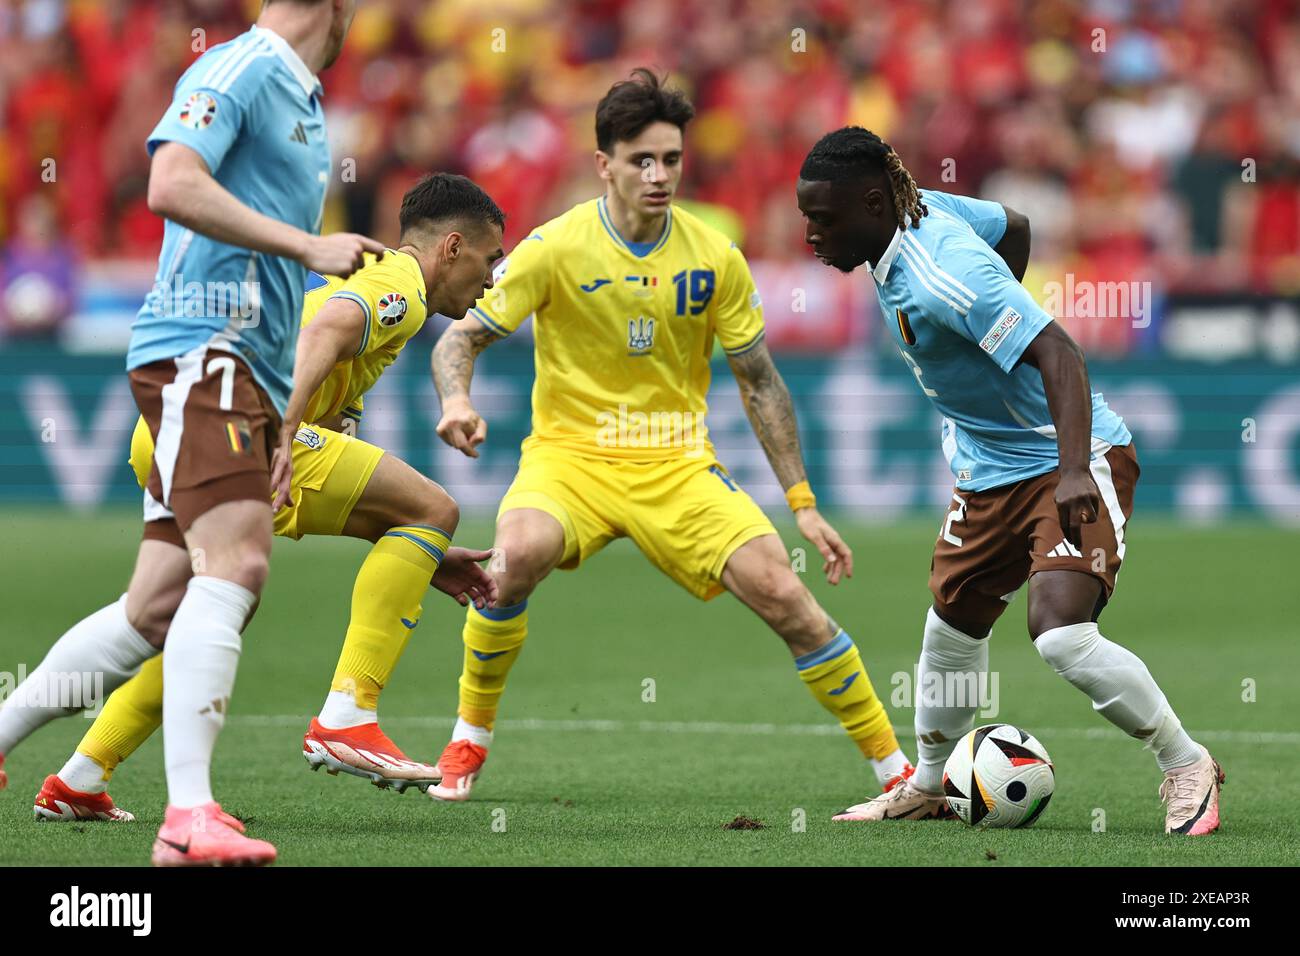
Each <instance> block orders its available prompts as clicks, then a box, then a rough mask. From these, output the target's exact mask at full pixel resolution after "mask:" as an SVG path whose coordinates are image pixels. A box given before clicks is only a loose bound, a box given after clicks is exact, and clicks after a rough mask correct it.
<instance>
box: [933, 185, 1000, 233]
mask: <svg viewBox="0 0 1300 956" xmlns="http://www.w3.org/2000/svg"><path fill="white" fill-rule="evenodd" d="M921 201H922V202H924V203H925V205H926V207H927V208H929V209H932V210H933V209H942V210H943V211H944V212H946V213H948V214H950V215H953V216H956V217H957V218H958V219H960V220H962V221H963V222H965V223H966V224H967V225H969V226H970V227H971V228H972V229H974V230H975V235H977V236H979V237H980V238H981V239H983V240H984V241H985V242H987V243H988V244H989V245H990V246H996V245H997V244H998V243H999V242H1001V241H1002V237H1003V236H1004V235H1006V232H1007V211H1006V210H1005V209H1003V208H1002V204H1001V203H996V202H991V201H990V200H987V199H972V198H971V197H970V196H957V195H954V194H953V193H941V192H938V191H936V190H933V189H922V190H921Z"/></svg>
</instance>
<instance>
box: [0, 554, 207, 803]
mask: <svg viewBox="0 0 1300 956" xmlns="http://www.w3.org/2000/svg"><path fill="white" fill-rule="evenodd" d="M190 575H191V567H190V557H189V555H188V554H187V553H186V552H185V550H184V549H182V548H177V547H175V546H174V545H170V544H167V543H164V542H162V541H155V540H148V539H146V540H145V541H143V542H141V545H140V552H139V557H138V559H137V562H136V567H135V571H134V573H133V574H132V577H131V585H130V588H129V590H128V593H127V594H125V595H123V596H122V597H121V598H120V599H119V600H117V601H115V602H113V603H112V604H110V605H108V606H107V607H103V608H100V609H99V610H98V611H96V612H95V613H94V614H92V615H90V616H89V617H87V618H85V619H83V620H82V621H80V622H78V623H77V624H76V625H74V626H73V627H72V628H71V629H69V630H68V631H67V633H65V634H64V635H63V636H62V637H61V638H59V640H58V641H56V642H55V644H54V646H53V647H51V648H50V650H49V653H47V654H46V655H45V658H44V660H42V661H41V663H40V664H39V665H38V666H37V667H36V668H35V669H33V670H32V671H31V673H30V674H28V676H27V679H26V680H25V681H23V683H22V684H20V685H19V686H18V687H17V688H15V690H14V692H13V694H12V695H11V696H10V697H9V698H8V699H7V700H6V701H5V702H4V704H3V705H0V766H3V762H4V755H5V754H6V753H8V752H9V751H12V750H13V748H14V747H15V746H17V744H18V743H20V742H21V741H23V740H25V739H26V738H27V737H28V736H29V735H30V734H31V733H33V732H34V731H36V730H37V729H38V728H40V727H42V726H44V725H45V724H47V723H49V722H50V721H51V720H54V719H55V718H56V717H64V716H68V715H69V714H75V713H79V712H81V711H82V710H83V709H85V708H87V707H90V706H93V705H95V704H97V703H99V701H98V700H96V699H93V698H94V697H95V695H96V694H102V693H107V694H111V693H113V691H114V690H116V689H117V688H118V687H119V686H120V685H121V684H123V683H125V682H126V681H128V680H129V679H130V678H131V676H132V675H133V674H134V673H135V672H136V670H137V669H138V668H139V667H140V666H141V665H142V664H143V663H145V662H147V661H148V660H149V658H151V657H153V656H154V655H156V654H157V653H158V647H159V646H161V644H162V642H163V640H164V639H165V638H166V634H167V622H168V620H170V616H171V612H172V611H174V610H175V608H176V606H177V605H178V604H179V603H180V599H181V597H182V596H183V595H184V593H185V586H186V582H187V581H188V580H189V578H190ZM84 674H94V675H96V676H97V679H98V680H100V681H101V683H99V684H97V685H95V686H94V687H93V688H86V687H81V690H82V693H81V694H79V695H78V697H77V699H76V700H63V699H61V694H62V693H65V692H66V690H67V686H68V684H67V678H68V676H69V675H76V676H77V677H78V678H80V677H81V675H84ZM0 776H3V774H2V772H0ZM3 783H4V781H0V789H3Z"/></svg>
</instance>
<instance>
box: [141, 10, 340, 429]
mask: <svg viewBox="0 0 1300 956" xmlns="http://www.w3.org/2000/svg"><path fill="white" fill-rule="evenodd" d="M320 100H321V87H320V82H319V81H318V80H317V79H316V77H315V76H314V75H313V74H312V72H311V71H310V70H309V69H308V68H307V66H306V64H304V63H303V62H302V60H301V59H300V58H299V57H298V54H297V53H296V52H295V51H294V50H293V48H292V47H290V46H289V44H288V43H287V42H286V41H285V40H284V39H283V38H281V37H280V36H279V35H278V34H276V33H274V32H272V31H270V30H265V29H262V28H260V27H257V26H254V27H253V28H252V29H250V30H249V31H248V32H247V33H244V34H242V35H241V36H238V37H236V38H235V39H234V40H231V41H230V42H229V43H223V44H221V45H220V46H215V47H213V48H212V49H211V50H209V51H208V52H207V53H205V54H203V56H201V57H199V58H198V59H197V60H195V61H194V63H193V65H191V66H190V68H189V69H188V70H186V71H185V73H184V75H183V76H181V78H180V80H179V81H178V82H177V84H176V89H175V93H174V96H173V99H172V104H171V106H169V107H168V108H167V113H166V114H165V115H164V116H163V118H162V119H161V120H160V121H159V123H158V125H157V126H156V127H155V128H154V131H153V132H152V133H150V134H149V140H148V149H149V152H150V154H151V155H152V153H153V151H154V150H155V149H156V148H157V147H158V146H159V145H160V144H162V143H164V142H169V141H170V142H177V143H182V144H184V145H185V146H188V147H190V148H191V149H193V150H195V151H196V152H197V153H198V154H199V155H200V156H202V157H203V159H204V161H205V162H206V163H207V165H208V169H209V171H210V172H211V173H212V175H213V177H214V178H215V179H216V180H217V182H219V183H220V184H221V185H222V186H224V187H225V188H226V189H227V190H228V191H229V192H230V193H231V194H233V195H234V196H235V198H236V199H238V200H239V201H240V202H242V203H244V205H246V206H248V207H249V208H250V209H255V210H257V211H258V212H261V213H264V214H265V215H267V216H270V217H271V218H273V219H279V220H280V221H281V222H286V223H289V224H290V225H293V226H296V227H298V228H299V229H303V230H305V231H307V232H313V233H314V232H318V231H319V230H320V222H321V212H322V209H323V206H324V202H325V190H326V186H327V184H328V181H329V168H330V153H329V145H328V143H327V142H326V138H325V117H324V113H323V112H322V109H321V102H320ZM306 278H307V270H306V268H305V267H303V266H302V265H300V264H299V263H297V262H294V261H293V260H291V259H284V258H281V257H279V256H271V255H266V254H264V253H260V252H253V251H251V250H248V249H244V248H241V247H239V246H232V245H227V244H226V243H222V242H217V241H216V240H214V239H210V238H208V237H206V236H202V235H199V234H198V233H196V232H194V231H193V230H191V229H186V228H185V227H184V226H181V225H179V224H177V223H174V222H171V221H170V220H168V222H167V224H166V228H165V230H164V233H163V245H162V252H161V253H160V254H159V257H158V273H157V275H156V277H155V281H154V287H153V289H152V290H151V291H150V293H149V295H148V296H147V297H146V299H145V301H144V305H143V306H141V308H140V312H139V314H138V315H137V316H136V320H135V323H134V324H133V325H132V327H131V345H130V349H129V350H128V352H127V363H126V367H127V369H128V370H129V369H133V368H137V367H139V366H141V365H145V364H148V363H149V362H156V361H158V360H160V359H171V358H175V357H177V356H180V355H184V354H185V353H186V352H189V351H191V350H192V349H194V348H196V347H198V346H203V345H206V346H208V347H209V348H214V349H220V350H223V351H233V352H235V353H237V354H239V355H241V356H242V357H243V358H244V360H245V361H246V362H247V363H248V365H249V368H250V369H251V370H252V372H253V376H254V377H255V378H256V380H257V382H258V384H259V385H261V386H262V388H263V389H264V390H265V391H266V393H267V395H268V396H269V397H270V398H271V400H272V402H274V403H275V406H276V408H278V409H279V410H280V413H281V414H283V413H284V409H285V406H286V405H287V404H288V402H289V392H290V390H291V388H292V384H293V358H294V349H295V347H296V345H297V340H298V327H299V325H300V324H301V322H302V299H303V287H304V286H305V284H306Z"/></svg>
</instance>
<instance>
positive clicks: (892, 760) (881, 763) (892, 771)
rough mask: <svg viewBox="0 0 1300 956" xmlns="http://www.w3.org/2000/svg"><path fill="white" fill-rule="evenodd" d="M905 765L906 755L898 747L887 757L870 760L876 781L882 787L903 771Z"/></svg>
mask: <svg viewBox="0 0 1300 956" xmlns="http://www.w3.org/2000/svg"><path fill="white" fill-rule="evenodd" d="M906 766H907V755H906V754H904V753H903V749H902V748H901V747H900V748H899V749H898V750H895V751H894V752H893V753H892V754H890V755H889V756H888V757H883V758H881V759H880V760H875V759H873V760H872V761H871V769H872V770H874V771H876V782H877V783H879V784H880V785H881V786H882V787H883V786H884V785H885V784H887V783H888V782H889V781H890V780H893V779H894V778H895V777H897V776H898V775H899V774H901V773H902V772H903V769H904V768H905V767H906Z"/></svg>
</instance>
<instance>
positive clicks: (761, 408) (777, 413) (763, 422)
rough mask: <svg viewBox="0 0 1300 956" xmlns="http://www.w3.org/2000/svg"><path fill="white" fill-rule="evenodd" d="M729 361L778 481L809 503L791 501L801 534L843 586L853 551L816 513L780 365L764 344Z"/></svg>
mask: <svg viewBox="0 0 1300 956" xmlns="http://www.w3.org/2000/svg"><path fill="white" fill-rule="evenodd" d="M727 361H728V363H730V365H731V373H732V374H733V375H734V376H735V377H736V383H737V384H738V385H739V386H740V400H741V402H743V403H744V406H745V414H746V415H748V416H749V424H750V425H751V426H752V427H753V429H754V435H755V437H757V438H758V443H759V444H760V445H762V446H763V453H764V454H765V455H766V456H767V460H768V463H769V464H771V466H772V471H773V472H775V473H776V480H777V481H779V482H781V487H782V488H784V489H785V490H786V492H787V498H789V494H788V493H789V492H790V491H791V489H795V488H798V487H799V486H803V488H804V489H805V494H806V496H807V497H806V499H805V500H804V501H803V502H801V501H799V500H791V507H792V508H793V509H794V517H795V522H796V523H797V524H798V525H799V532H800V533H801V534H802V535H803V536H804V537H805V538H807V539H808V540H809V541H810V542H811V543H812V544H814V545H815V546H816V547H817V550H818V551H820V552H821V556H822V558H823V559H824V562H825V563H824V564H823V565H822V571H823V572H825V574H826V580H827V581H829V582H830V583H831V584H838V583H839V582H840V578H841V577H842V576H843V575H847V576H849V577H853V552H852V551H851V550H850V549H849V546H848V545H847V544H845V543H844V540H843V539H842V538H841V537H840V536H839V533H838V532H836V530H835V529H834V528H832V527H831V526H830V524H829V523H828V522H827V521H826V519H825V518H823V517H822V516H821V514H820V512H818V511H817V507H816V504H815V502H813V499H812V493H811V492H809V491H807V490H806V489H807V481H808V478H807V472H806V471H805V469H804V463H803V451H802V450H801V449H800V447H799V424H798V422H797V421H795V416H794V402H793V401H791V399H790V390H789V389H788V388H786V384H785V380H784V379H782V378H781V373H780V372H778V371H777V369H776V363H775V362H773V361H772V353H771V352H769V351H768V350H767V346H766V345H765V344H762V343H759V344H758V345H757V346H755V347H754V348H751V349H749V350H748V351H746V352H744V353H742V354H740V355H730V356H728V357H727ZM801 505H802V506H801Z"/></svg>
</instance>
